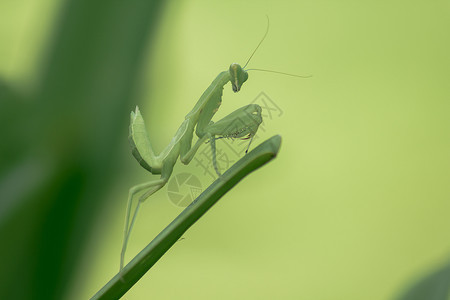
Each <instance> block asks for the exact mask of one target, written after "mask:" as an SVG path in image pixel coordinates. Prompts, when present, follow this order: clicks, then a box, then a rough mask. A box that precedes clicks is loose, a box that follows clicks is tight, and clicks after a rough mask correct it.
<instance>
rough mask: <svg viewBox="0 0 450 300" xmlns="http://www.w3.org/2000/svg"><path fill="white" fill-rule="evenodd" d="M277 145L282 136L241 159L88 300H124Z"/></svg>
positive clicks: (271, 154)
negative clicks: (165, 255) (178, 242)
mask: <svg viewBox="0 0 450 300" xmlns="http://www.w3.org/2000/svg"><path fill="white" fill-rule="evenodd" d="M280 145H281V136H279V135H276V136H273V137H271V138H270V139H268V140H266V141H265V142H263V143H262V144H260V145H259V146H258V147H256V148H255V149H254V150H253V151H251V152H249V153H248V154H246V155H244V157H243V158H241V159H240V160H239V161H238V162H236V163H235V164H234V165H233V166H232V167H231V168H230V169H228V170H227V171H226V172H225V173H224V174H223V175H222V176H221V177H219V178H218V179H217V180H216V181H214V182H213V183H212V184H211V185H210V186H209V187H208V188H207V189H206V190H205V191H204V192H203V193H202V194H201V195H200V196H198V198H197V199H195V200H194V201H193V202H192V203H191V204H190V205H189V206H188V207H186V209H185V210H183V211H182V212H181V213H180V214H179V215H178V217H176V218H175V219H174V220H173V221H172V223H170V224H169V225H168V226H167V227H166V228H165V229H164V230H163V231H161V233H159V234H158V235H157V236H156V237H155V239H154V240H153V241H151V242H150V244H148V245H147V246H146V247H145V248H144V249H143V250H142V251H141V252H140V253H139V254H138V255H136V257H135V258H133V260H132V261H131V262H130V263H128V264H127V265H126V266H125V267H124V268H123V270H122V271H121V272H120V273H118V274H117V275H115V276H114V277H113V278H112V279H111V280H110V281H109V282H108V283H107V284H106V285H105V286H104V287H103V288H102V289H100V290H99V291H98V292H97V293H96V294H95V295H94V296H93V297H92V298H91V299H118V298H120V297H121V296H123V295H124V294H125V293H126V292H127V291H128V290H129V289H130V288H131V287H132V286H133V285H134V284H135V283H136V282H137V281H138V280H139V279H140V278H141V277H142V276H143V275H144V274H145V273H146V272H147V271H148V270H149V269H150V268H151V267H152V266H153V265H154V264H155V263H156V262H157V261H158V260H159V259H160V258H161V257H162V256H163V255H164V253H166V252H167V250H169V249H170V247H172V245H173V244H175V243H176V242H177V241H178V240H179V239H180V237H181V236H182V235H183V234H184V233H185V232H186V230H188V229H189V227H191V226H192V224H194V223H195V222H196V221H197V220H198V219H200V217H201V216H202V215H203V214H204V213H205V212H206V211H208V209H210V208H211V207H212V206H213V205H214V204H215V203H216V202H217V201H218V200H219V199H220V198H221V197H222V196H223V195H224V194H225V193H226V192H228V191H229V190H230V189H231V188H233V187H234V186H235V185H236V184H237V183H238V182H239V181H240V180H241V179H242V178H244V177H245V176H247V175H248V174H249V173H251V172H252V171H254V170H256V169H258V168H259V167H261V166H262V165H264V164H266V163H267V162H269V161H270V160H272V159H273V158H274V157H275V156H276V155H277V153H278V150H279V148H280Z"/></svg>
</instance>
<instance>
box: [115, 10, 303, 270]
mask: <svg viewBox="0 0 450 300" xmlns="http://www.w3.org/2000/svg"><path fill="white" fill-rule="evenodd" d="M268 31H269V19H268V18H267V29H266V32H265V34H264V36H263V38H262V39H261V40H260V42H259V44H258V45H257V47H256V48H255V50H254V51H253V53H252V54H251V56H250V58H249V59H248V60H247V62H246V64H245V65H244V67H241V66H240V65H239V64H237V63H232V64H231V65H230V67H229V69H228V70H226V71H223V72H221V73H219V75H217V77H216V78H215V79H214V80H213V82H212V83H211V84H210V85H209V87H208V88H207V89H206V90H205V92H204V93H203V94H202V95H201V97H200V99H199V100H198V101H197V103H196V104H195V106H194V108H193V109H192V110H191V111H190V112H189V113H188V114H187V115H186V117H185V119H184V121H183V122H182V123H181V125H180V127H179V128H178V130H177V132H176V133H175V135H174V137H173V138H172V140H171V141H170V143H169V145H167V147H166V148H165V149H164V150H163V151H162V152H161V153H160V154H158V155H156V154H155V153H154V151H153V148H152V145H151V142H150V139H149V135H148V133H147V130H146V128H145V124H144V119H143V118H142V115H141V112H140V111H139V108H138V107H136V109H135V111H132V112H131V118H130V119H131V120H130V132H129V141H130V145H131V149H132V154H133V156H134V157H135V158H136V160H137V161H138V162H139V164H140V165H141V166H142V167H143V168H144V169H146V170H147V171H149V172H150V173H152V174H154V175H161V176H160V178H159V179H157V180H152V181H149V182H146V183H142V184H139V185H136V186H133V187H132V188H131V189H130V191H129V194H128V203H127V210H126V216H125V226H124V233H123V235H124V236H123V245H122V251H121V255H120V270H122V269H123V265H124V259H125V251H126V248H127V244H128V240H129V237H130V233H131V230H132V228H133V225H134V223H135V220H136V216H137V213H138V210H139V207H140V205H141V203H143V202H144V201H145V200H146V199H148V198H149V197H150V196H151V195H153V194H154V193H155V192H157V191H158V190H160V189H161V188H162V187H163V186H164V185H165V184H166V183H167V181H168V180H169V178H170V176H171V174H172V171H173V168H174V165H175V163H176V161H177V159H178V157H179V158H180V160H181V162H182V163H183V164H186V165H187V164H189V162H190V161H191V160H192V159H193V157H194V155H195V153H196V152H197V150H198V149H199V147H200V146H201V145H202V144H204V143H205V142H209V143H210V145H211V150H212V162H213V166H214V169H215V171H216V173H217V174H218V175H219V177H220V175H221V174H220V172H219V168H218V166H217V161H216V146H215V140H216V139H220V138H242V139H249V140H250V142H249V144H248V148H247V151H248V149H249V147H250V144H251V142H252V140H253V137H254V136H255V134H256V132H257V130H258V127H259V125H260V124H261V123H262V116H261V111H262V109H261V107H260V106H259V105H258V104H249V105H246V106H244V107H241V108H239V109H237V110H235V111H234V112H232V113H231V114H229V115H228V116H226V117H224V118H223V119H221V120H219V121H217V122H213V121H212V118H213V116H214V114H215V113H216V112H217V111H218V109H219V107H220V105H221V103H222V93H223V88H224V86H225V85H226V84H228V82H230V83H231V87H232V90H233V92H235V93H237V92H239V91H240V89H241V87H242V85H243V84H244V82H246V81H247V79H248V73H247V71H250V70H259V71H268V72H274V73H280V74H284V75H289V76H296V77H309V76H298V75H293V74H287V73H282V72H276V71H270V70H263V69H247V70H245V67H246V66H247V65H248V63H249V62H250V60H251V58H252V57H253V55H254V54H255V52H256V50H258V48H259V46H260V45H261V44H262V42H263V41H264V39H265V38H266V36H267V33H268ZM194 130H195V133H196V135H197V137H198V140H197V141H196V143H195V144H194V145H193V146H192V140H193V135H194ZM247 151H246V153H247ZM140 192H144V193H143V194H142V195H141V196H140V197H139V198H138V202H137V204H136V207H135V209H134V213H133V217H132V218H131V220H130V214H131V207H132V201H133V199H134V197H135V195H136V194H137V193H140Z"/></svg>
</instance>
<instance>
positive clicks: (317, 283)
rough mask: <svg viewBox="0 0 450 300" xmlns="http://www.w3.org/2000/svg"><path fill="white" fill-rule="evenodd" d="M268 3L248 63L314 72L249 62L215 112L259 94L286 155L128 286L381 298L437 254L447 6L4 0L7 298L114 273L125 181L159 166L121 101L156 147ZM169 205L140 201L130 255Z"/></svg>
mask: <svg viewBox="0 0 450 300" xmlns="http://www.w3.org/2000/svg"><path fill="white" fill-rule="evenodd" d="M265 14H268V15H269V17H270V22H271V27H270V32H269V35H268V37H267V39H266V41H265V42H264V44H263V45H262V46H261V48H260V50H258V52H257V54H256V55H255V57H254V58H253V59H252V61H251V63H250V65H249V67H250V68H265V69H273V70H277V71H284V72H289V73H295V74H300V75H309V74H312V75H313V77H312V78H309V79H298V78H293V77H286V76H281V75H277V74H270V73H263V72H250V73H249V75H250V78H249V80H248V82H246V83H245V85H244V86H243V88H242V90H241V92H239V93H238V94H234V93H233V92H232V91H231V87H230V86H226V87H225V91H224V96H223V104H222V107H221V109H220V111H219V112H218V113H217V115H216V117H215V119H216V120H217V119H218V118H220V117H223V116H225V115H227V114H228V113H230V112H232V111H233V110H234V109H236V108H238V107H240V106H243V105H245V104H248V103H250V102H252V101H254V100H255V99H257V97H258V95H260V93H261V92H264V93H265V94H266V95H267V96H268V97H269V98H270V99H271V101H273V103H275V104H276V105H277V106H278V107H279V109H280V110H281V111H282V113H281V115H280V113H278V114H277V115H276V116H272V117H270V116H269V115H268V113H269V112H268V111H266V118H265V123H264V129H265V130H264V131H263V130H261V132H260V135H259V138H260V139H259V140H257V141H255V142H256V143H259V142H261V141H262V140H263V139H265V138H268V137H270V136H272V135H273V134H281V135H282V137H283V144H282V148H281V150H280V154H279V156H278V158H277V159H276V160H274V161H273V162H272V163H270V164H269V165H268V166H266V167H264V168H262V169H261V170H259V171H258V172H256V173H255V174H252V175H251V176H249V177H248V178H246V179H245V180H244V181H243V182H242V183H241V184H239V185H238V186H237V187H236V188H234V189H233V190H232V191H231V192H230V193H228V194H227V195H226V196H225V197H224V198H223V199H222V200H221V201H220V202H219V203H218V204H217V205H216V206H215V207H214V208H213V209H212V210H211V211H210V212H208V213H207V214H206V215H205V216H204V217H203V218H202V219H201V220H200V221H199V222H198V223H197V224H196V225H194V226H193V228H191V229H190V230H189V231H188V232H187V234H186V235H185V239H184V240H182V241H180V242H179V243H177V244H175V245H174V247H173V248H172V249H171V250H169V252H168V253H167V254H166V255H165V256H164V257H163V258H162V259H161V260H160V261H159V262H158V263H157V264H156V265H155V266H154V267H153V268H152V269H151V270H150V272H149V273H147V275H146V276H144V277H143V278H142V279H141V280H140V281H139V282H138V283H137V284H136V285H135V286H134V287H133V288H132V289H131V290H130V291H129V292H128V293H127V294H126V295H125V297H124V298H126V299H365V300H371V299H394V298H396V297H397V296H398V295H400V294H401V293H402V292H403V291H404V289H405V288H406V287H407V286H408V285H410V284H412V283H413V282H414V281H415V280H416V279H418V278H420V277H422V276H423V275H424V274H426V273H428V272H430V271H431V270H433V269H434V268H437V267H439V266H441V265H443V264H444V263H446V262H447V261H448V258H449V254H450V239H449V236H450V234H449V233H450V230H449V229H450V188H449V186H450V185H449V182H450V118H449V113H450V101H449V99H450V85H449V84H448V80H449V78H450V56H449V53H450V36H449V34H448V31H449V28H450V3H449V2H448V1H431V2H425V1H354V0H353V1H245V2H243V1H226V2H216V1H166V2H164V3H162V2H159V1H142V0H130V1H127V2H125V1H88V0H79V1H75V0H66V1H55V0H40V1H31V0H15V1H11V0H4V1H1V2H0V126H1V128H2V129H1V136H2V141H1V143H0V145H1V146H0V154H1V155H0V203H1V206H0V234H1V241H2V242H1V243H2V245H1V246H0V259H1V260H2V262H1V266H2V267H1V269H0V298H1V299H87V298H89V297H91V296H92V295H93V294H94V293H95V292H96V291H97V290H98V289H100V288H101V287H102V286H103V285H104V284H105V283H106V282H107V281H108V280H109V279H110V278H111V277H112V276H113V275H115V274H116V273H117V271H118V264H119V254H120V250H121V242H122V226H123V219H124V213H125V205H126V197H127V193H128V189H129V188H130V187H131V186H132V185H134V184H137V183H141V182H144V181H146V180H149V179H151V178H155V177H152V175H150V174H148V173H147V172H146V171H145V170H143V169H142V168H141V167H140V166H139V164H138V163H137V162H136V161H135V160H134V158H133V157H132V156H131V153H130V152H129V149H128V142H127V130H128V129H127V126H128V118H129V112H130V111H131V110H132V109H133V108H134V106H135V105H137V104H139V106H140V108H141V111H142V113H143V115H144V118H145V119H146V122H147V127H148V129H149V132H150V135H151V139H152V141H153V144H154V146H155V147H156V148H157V149H158V150H161V149H163V147H164V146H165V145H166V144H167V143H168V142H169V141H170V138H171V137H172V136H173V134H174V133H175V131H176V129H177V128H178V126H179V124H180V123H181V121H182V120H183V118H184V116H185V114H186V113H187V112H188V111H189V110H190V109H191V108H192V107H193V105H194V104H195V102H196V101H197V100H198V98H199V96H200V95H201V93H202V92H203V91H204V90H205V89H206V88H207V86H208V85H209V84H210V82H211V81H212V80H213V79H214V78H215V76H216V75H217V74H218V73H219V72H221V71H223V70H225V69H226V68H228V66H229V64H230V63H232V62H238V63H241V64H243V63H245V61H246V60H247V58H248V57H249V55H250V54H251V52H252V51H253V49H254V48H255V46H256V45H257V43H258V42H259V40H260V38H261V37H262V35H263V33H264V31H265V28H266V18H265ZM219 145H220V147H221V150H223V151H225V149H226V147H227V145H225V144H223V143H222V144H219ZM208 147H209V146H204V148H205V149H207V148H208ZM226 151H228V152H227V153H228V155H232V154H233V153H232V152H230V150H226ZM199 155H200V153H199ZM179 173H189V174H194V175H195V176H196V177H198V178H199V180H200V181H201V182H202V185H203V187H206V186H207V185H208V184H210V183H211V181H212V178H211V177H210V176H208V175H207V174H205V170H204V169H202V168H201V167H200V166H199V165H198V163H195V161H193V163H191V164H190V165H188V166H184V165H181V163H179V164H177V166H176V168H175V171H174V175H176V174H179ZM181 209H182V208H180V207H176V206H174V205H173V204H172V203H171V202H170V201H169V200H168V197H167V188H164V189H163V190H162V191H160V192H159V193H157V194H156V195H155V196H154V197H153V198H152V199H150V200H149V201H148V202H146V203H145V205H144V206H143V207H142V209H141V211H140V214H139V217H138V220H137V222H136V226H135V230H134V232H133V234H132V236H131V240H130V244H129V248H128V249H129V250H128V253H127V259H128V260H129V259H131V258H132V257H133V256H134V255H135V254H136V253H137V252H138V251H140V250H141V249H142V248H143V247H144V246H145V245H146V244H147V243H148V242H149V241H150V240H151V239H152V238H153V237H154V236H155V235H156V234H157V233H158V232H159V231H160V230H161V229H162V228H164V227H165V225H167V224H168V223H169V222H170V221H171V220H172V219H173V218H174V217H175V216H176V215H177V214H178V213H179V212H180V211H181Z"/></svg>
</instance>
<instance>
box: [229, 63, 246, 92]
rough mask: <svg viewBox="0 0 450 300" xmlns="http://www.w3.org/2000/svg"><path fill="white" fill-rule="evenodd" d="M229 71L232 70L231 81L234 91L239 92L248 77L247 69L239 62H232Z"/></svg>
mask: <svg viewBox="0 0 450 300" xmlns="http://www.w3.org/2000/svg"><path fill="white" fill-rule="evenodd" d="M228 71H229V72H230V81H231V85H232V87H233V92H235V93H236V92H239V90H240V89H241V86H242V84H243V83H244V82H245V81H247V79H248V73H247V71H245V70H244V69H242V67H241V66H240V65H239V64H237V63H232V64H231V65H230V69H229V70H228Z"/></svg>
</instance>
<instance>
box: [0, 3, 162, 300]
mask: <svg viewBox="0 0 450 300" xmlns="http://www.w3.org/2000/svg"><path fill="white" fill-rule="evenodd" d="M161 10H162V1H157V0H153V1H150V0H148V1H143V0H130V1H118V0H114V1H89V0H67V1H66V2H65V3H64V4H63V7H62V10H61V12H60V15H59V18H58V19H59V20H58V22H56V24H55V26H54V28H55V32H54V34H53V39H52V41H51V43H50V45H49V47H47V49H48V50H47V55H46V59H45V60H44V63H43V66H42V70H41V72H40V74H39V82H40V84H39V85H38V88H37V90H36V91H34V93H33V94H32V95H30V98H29V99H26V100H24V99H22V98H21V97H20V96H19V93H17V91H14V90H13V89H12V88H10V87H9V86H8V84H7V83H6V82H7V81H2V83H1V85H0V122H1V123H0V125H1V126H2V128H4V130H5V131H4V132H5V134H2V143H1V148H0V150H1V153H0V154H1V155H0V157H2V158H1V159H2V160H1V161H0V198H1V206H0V208H1V213H0V218H1V219H0V237H1V240H2V247H0V259H1V265H2V268H1V269H0V299H61V298H63V297H64V294H65V290H66V288H67V285H68V283H69V282H70V279H71V276H72V274H73V271H74V270H75V269H76V267H77V264H78V260H79V258H80V256H81V253H82V252H83V249H84V243H85V241H86V239H87V237H88V235H89V232H90V231H91V230H92V226H93V225H94V220H95V217H96V215H97V214H98V212H99V210H100V209H101V208H102V206H103V205H105V204H106V203H107V202H106V199H105V194H106V192H107V191H108V188H109V186H110V184H111V182H112V179H113V178H114V176H118V175H119V174H118V172H116V171H115V170H116V168H117V166H118V163H117V161H119V159H118V157H119V156H122V155H127V154H125V153H121V152H120V150H119V149H121V147H119V145H121V144H122V143H123V142H125V141H126V139H127V125H128V124H127V122H128V115H129V111H130V110H131V109H132V108H133V107H134V106H135V105H136V99H135V97H134V90H135V88H136V82H137V79H138V78H139V75H140V71H141V70H140V69H141V65H143V64H142V60H143V58H144V57H145V54H146V53H147V52H148V51H147V49H148V47H149V46H150V45H149V43H148V42H149V38H150V39H151V33H153V32H154V31H155V28H156V26H157V24H158V17H159V15H160V12H161ZM2 132H3V131H2Z"/></svg>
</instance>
